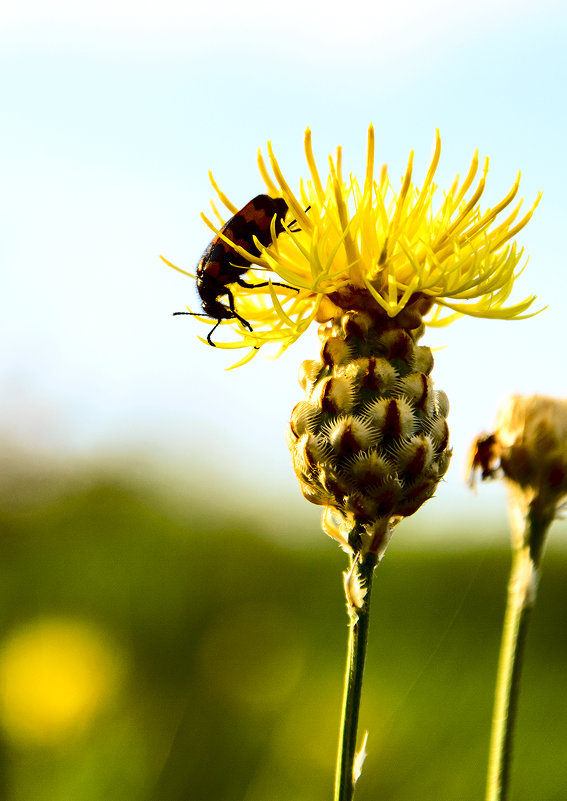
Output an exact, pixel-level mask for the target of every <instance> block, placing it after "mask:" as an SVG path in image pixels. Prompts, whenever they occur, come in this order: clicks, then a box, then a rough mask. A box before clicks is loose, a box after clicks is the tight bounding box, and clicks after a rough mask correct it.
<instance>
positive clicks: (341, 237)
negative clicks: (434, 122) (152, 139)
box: [172, 126, 539, 361]
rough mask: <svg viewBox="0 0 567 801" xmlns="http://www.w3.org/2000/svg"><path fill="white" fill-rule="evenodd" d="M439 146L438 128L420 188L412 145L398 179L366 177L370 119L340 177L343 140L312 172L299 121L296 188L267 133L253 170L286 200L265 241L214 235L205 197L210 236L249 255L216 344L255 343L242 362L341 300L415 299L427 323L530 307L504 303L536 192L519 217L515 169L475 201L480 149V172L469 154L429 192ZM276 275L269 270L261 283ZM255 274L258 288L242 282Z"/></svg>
mask: <svg viewBox="0 0 567 801" xmlns="http://www.w3.org/2000/svg"><path fill="white" fill-rule="evenodd" d="M440 152H441V141H440V138H439V133H437V136H436V140H435V148H434V153H433V157H432V160H431V163H430V165H429V168H428V170H427V174H426V177H425V180H424V182H423V185H422V186H421V188H418V187H416V186H415V185H414V184H413V183H412V172H413V152H412V153H411V154H410V157H409V161H408V166H407V169H406V173H405V175H404V176H403V178H402V181H401V186H400V187H399V188H398V189H395V188H394V187H393V186H392V184H391V183H390V180H389V177H388V172H387V169H386V166H385V165H384V166H383V167H382V168H381V170H380V171H379V173H378V175H375V172H374V129H373V127H372V126H370V128H369V130H368V144H367V157H366V173H365V176H364V180H363V181H362V182H359V181H358V180H357V178H356V177H354V176H352V175H350V176H349V177H348V178H345V177H343V174H342V154H341V149H340V148H339V149H338V150H337V154H336V157H335V159H332V158H331V157H329V173H328V175H327V177H326V178H324V179H321V177H320V172H319V170H318V168H317V165H316V163H315V159H314V156H313V151H312V147H311V132H310V131H309V129H307V131H306V133H305V155H306V158H307V164H308V167H309V172H310V177H309V178H308V179H307V180H306V181H302V182H301V184H300V191H299V193H298V194H294V192H292V190H291V188H290V187H289V185H288V184H287V182H286V180H285V178H284V176H283V174H282V172H281V169H280V167H279V164H278V162H277V160H276V157H275V155H274V153H273V150H272V147H271V144H270V143H268V156H269V162H270V166H271V170H272V173H273V174H272V175H271V174H270V173H269V171H268V168H267V165H266V163H265V161H264V159H263V157H262V155H261V154H259V156H258V163H259V167H260V172H261V174H262V177H263V179H264V181H265V183H266V187H267V190H268V193H269V195H271V196H272V197H274V198H277V197H283V199H284V200H285V203H286V205H287V207H288V209H289V213H288V221H287V223H285V224H283V225H282V224H281V222H280V220H279V219H276V215H275V216H274V220H273V221H272V236H271V240H270V241H268V244H263V243H262V242H260V241H259V240H258V239H254V246H255V247H254V248H249V249H248V250H247V249H246V248H244V247H239V246H234V244H233V243H232V242H231V241H230V239H228V238H227V237H226V235H224V234H223V232H222V230H221V228H222V226H223V224H224V223H225V222H226V220H225V217H224V216H223V215H222V214H220V213H219V212H218V211H217V209H216V208H215V207H214V205H213V210H214V212H215V215H216V216H217V219H218V224H217V225H215V224H214V223H213V222H211V221H210V220H208V219H207V218H206V217H205V216H204V215H203V219H204V220H205V222H206V223H207V225H208V226H209V227H210V228H211V230H212V231H213V232H214V233H215V235H216V236H217V237H220V240H221V241H223V242H226V243H227V244H230V246H231V247H232V248H233V250H234V251H236V253H237V254H238V257H239V259H240V260H241V259H244V260H246V262H247V263H249V264H250V272H249V273H247V281H246V283H247V284H248V285H247V286H240V285H238V284H232V285H231V291H232V294H233V296H234V299H235V303H236V309H237V310H238V315H237V317H234V316H233V317H231V318H229V319H226V320H222V321H221V323H222V324H229V325H231V326H232V327H233V330H234V331H235V333H236V335H237V337H236V339H235V340H234V341H232V342H230V343H224V344H222V343H216V344H218V345H219V346H220V347H229V348H234V347H252V348H253V350H252V351H251V352H250V353H249V355H248V356H247V357H245V359H244V360H243V361H247V360H248V359H249V358H252V356H253V355H255V353H257V349H258V348H259V347H260V346H261V345H264V344H266V343H268V342H276V343H278V344H279V345H280V346H281V348H286V347H288V346H289V345H290V344H291V343H292V342H294V341H295V340H296V339H297V338H298V337H299V336H300V335H301V334H302V333H303V332H304V331H305V330H306V329H307V328H308V326H309V325H310V324H311V322H313V321H314V320H315V321H317V322H320V323H321V322H326V321H328V320H330V319H333V318H334V317H336V315H337V313H338V310H352V309H357V310H365V309H368V308H370V309H375V308H377V309H380V310H382V311H383V312H384V313H385V314H386V315H387V316H388V317H390V318H393V317H395V316H396V315H399V314H400V312H402V310H404V309H405V308H407V306H408V304H411V303H412V302H414V301H415V299H416V297H422V298H423V301H424V310H426V311H427V312H428V317H427V319H426V322H427V324H428V325H435V326H439V325H446V324H447V323H449V322H451V321H452V320H454V319H455V318H457V317H459V316H460V315H463V314H467V315H471V316H475V317H488V318H501V319H521V318H523V317H525V316H529V315H526V311H527V310H528V309H529V308H530V306H531V305H532V303H533V301H534V297H533V296H530V297H527V298H526V299H524V300H523V301H521V302H519V303H515V304H511V305H506V301H507V299H508V297H509V295H510V292H511V290H512V287H513V284H514V280H515V278H516V277H517V274H518V272H517V268H518V265H519V263H520V261H521V259H522V255H523V249H518V247H517V245H516V243H515V242H514V241H513V239H514V237H515V236H516V234H517V233H518V232H519V231H520V230H521V229H522V228H523V227H524V226H525V225H526V224H527V222H528V220H529V219H530V217H531V216H532V214H533V211H534V209H535V207H536V206H537V204H538V202H539V195H538V197H537V198H536V200H535V203H534V204H533V205H532V207H531V208H530V209H529V210H528V211H527V213H525V214H524V215H523V216H521V215H520V210H521V206H522V200H518V201H516V196H517V194H518V189H519V180H520V176H519V175H518V177H517V179H516V181H515V182H514V184H513V186H512V188H511V189H510V191H509V192H508V194H507V195H506V196H505V197H504V198H503V199H502V200H501V201H500V202H499V203H497V204H496V205H495V206H494V207H493V208H489V209H487V210H485V211H481V209H480V207H479V203H480V200H481V197H482V195H483V192H484V189H485V183H486V176H487V172H488V159H485V160H484V164H483V166H482V168H481V169H480V177H478V173H479V168H480V163H479V158H478V152H477V153H475V154H474V157H473V159H472V163H471V165H470V168H469V170H468V173H467V175H466V176H465V178H464V180H463V181H462V182H461V181H460V179H459V176H457V177H456V178H455V180H454V182H453V184H452V185H451V186H450V187H449V189H448V190H447V191H445V192H444V193H443V195H442V197H441V198H439V200H438V199H437V194H436V190H437V185H436V184H435V183H434V181H433V179H434V175H435V171H436V169H437V165H438V163H439V157H440ZM211 181H212V184H213V187H214V189H215V191H216V192H217V194H218V196H219V199H220V200H221V202H222V203H223V204H224V205H225V206H226V208H227V209H228V211H229V212H230V214H231V215H234V214H235V213H237V212H238V207H237V206H235V205H234V204H233V203H231V202H230V201H229V200H228V198H227V197H226V196H225V195H224V194H223V193H222V191H221V190H220V189H219V187H218V186H217V184H216V183H215V182H214V180H213V179H212V176H211ZM292 218H293V222H292ZM282 229H283V230H282ZM278 234H279V235H278ZM251 249H255V250H256V252H255V253H251V252H250V250H251ZM239 263H240V261H239ZM172 266H173V265H172ZM182 272H183V271H182ZM274 274H275V275H277V276H278V278H277V279H275V280H274V282H273V283H272V282H270V281H267V282H266V279H267V278H268V279H269V278H270V276H271V275H274ZM281 281H283V282H284V283H285V284H286V285H288V286H289V287H292V288H294V289H295V290H297V291H296V292H290V291H289V290H288V291H286V290H284V291H283V292H282V290H281V289H278V288H277V287H278V283H279V284H280V285H281ZM259 283H263V284H264V286H262V287H258V288H255V287H254V286H250V285H254V284H259ZM266 284H267V285H266ZM243 321H245V322H248V323H249V326H250V329H252V330H249V328H248V327H247V326H246V325H244V324H243ZM209 322H210V321H209V320H207V323H209Z"/></svg>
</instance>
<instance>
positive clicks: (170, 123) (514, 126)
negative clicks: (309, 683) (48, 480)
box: [0, 0, 567, 516]
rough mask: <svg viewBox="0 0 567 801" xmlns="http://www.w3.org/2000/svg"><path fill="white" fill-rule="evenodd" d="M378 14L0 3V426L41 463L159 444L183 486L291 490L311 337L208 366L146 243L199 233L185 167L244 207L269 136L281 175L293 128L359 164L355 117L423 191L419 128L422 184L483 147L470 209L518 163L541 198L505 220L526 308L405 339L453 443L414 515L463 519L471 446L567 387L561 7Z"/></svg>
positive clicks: (191, 242)
mask: <svg viewBox="0 0 567 801" xmlns="http://www.w3.org/2000/svg"><path fill="white" fill-rule="evenodd" d="M391 5H392V4H390V3H388V4H381V3H374V4H368V5H367V4H365V3H362V2H360V0H354V2H349V3H348V4H342V5H338V4H337V5H333V4H328V3H322V2H315V3H310V2H309V0H307V2H303V3H300V2H298V1H297V0H294V1H293V2H286V3H284V4H278V5H276V4H266V3H260V2H243V3H235V2H233V3H228V2H220V3H210V4H209V5H207V6H206V7H204V8H201V9H200V10H199V11H194V10H192V9H191V8H190V7H189V6H186V7H181V6H178V5H177V4H176V3H172V2H169V0H166V2H160V3H159V4H158V3H146V4H143V3H142V4H140V3H137V4H133V3H128V2H123V0H117V2H112V3H111V2H110V0H102V1H101V2H97V3H94V2H92V3H91V2H86V3H81V4H77V3H74V2H70V0H69V2H61V1H59V2H58V1H57V0H56V1H55V2H52V3H43V2H39V0H36V2H25V0H24V2H15V0H8V2H6V1H5V2H4V3H3V6H2V10H1V11H0V65H1V67H0V99H1V102H0V137H1V139H2V147H1V149H0V160H1V165H0V168H1V177H0V208H1V215H2V221H3V225H2V228H3V233H2V236H1V237H0V264H1V266H2V285H3V290H2V294H1V302H2V322H1V325H2V327H3V331H2V337H1V341H0V343H1V344H0V349H1V351H2V358H1V360H0V402H1V404H2V407H3V409H4V414H3V415H2V417H3V420H4V422H3V423H2V424H0V425H1V428H0V431H2V433H3V434H4V436H5V438H9V439H12V440H17V441H18V442H21V443H24V444H25V445H26V447H28V448H29V449H31V450H33V451H34V452H36V453H40V452H41V453H49V454H54V455H55V456H58V457H59V456H61V455H66V454H69V453H76V454H80V455H81V456H84V455H85V454H91V453H97V454H101V453H102V454H107V455H109V454H120V453H128V454H132V455H137V458H138V459H142V460H146V461H147V462H152V461H153V460H155V461H156V462H159V461H160V460H162V459H163V458H164V457H165V458H166V460H167V461H168V462H169V463H170V464H175V465H176V466H177V467H178V468H179V473H178V477H179V479H180V481H181V482H182V481H183V477H184V474H185V470H186V471H187V475H188V476H190V475H191V476H192V474H193V473H194V471H195V469H197V470H198V471H199V473H200V475H201V480H202V476H203V475H207V476H208V475H214V476H215V477H216V481H217V482H219V481H220V483H221V484H222V485H223V486H230V484H231V482H232V481H233V479H234V480H235V481H236V482H237V483H238V484H239V485H242V486H246V487H247V488H248V489H251V490H252V495H253V496H254V497H268V496H269V497H272V496H278V497H284V496H285V498H286V504H291V505H292V506H293V505H297V507H298V508H299V507H300V506H301V505H302V504H303V505H305V503H304V502H303V501H302V499H301V498H300V496H299V493H298V490H297V487H296V486H295V480H294V477H293V475H292V473H291V468H290V466H289V463H288V454H287V449H286V446H285V442H284V438H283V437H284V431H285V425H286V422H287V420H288V419H289V413H290V410H291V408H292V407H293V405H294V404H295V403H296V402H297V400H299V399H300V398H301V393H300V389H299V387H298V385H297V383H296V375H297V369H298V366H299V364H300V363H301V361H302V360H303V359H305V358H313V357H314V355H315V353H316V351H317V342H316V335H315V332H313V335H312V336H306V337H305V338H304V341H300V342H299V343H298V344H297V345H296V346H295V347H293V348H291V349H290V350H289V351H288V352H287V353H286V354H285V355H284V356H283V357H282V358H280V359H279V360H278V361H275V362H274V361H269V360H265V359H263V358H262V357H260V358H258V359H256V360H255V361H254V362H253V363H252V364H250V365H249V366H247V367H244V368H242V369H241V370H237V371H232V372H228V373H227V372H225V371H224V368H225V367H226V366H228V364H230V356H228V357H227V355H226V354H224V353H222V352H220V351H213V350H212V349H209V348H207V347H206V346H204V345H203V344H201V343H200V342H199V340H198V339H197V334H200V335H203V333H206V332H205V331H204V329H203V327H202V326H201V325H200V324H199V323H198V322H197V321H195V320H192V319H191V318H172V317H171V313H172V312H173V311H178V310H182V309H183V308H184V307H185V305H186V304H190V305H193V306H194V305H195V304H196V293H195V288H194V286H193V283H192V282H191V281H190V279H188V278H184V277H183V276H181V275H179V274H177V273H175V272H174V271H172V270H168V269H167V268H166V267H165V266H164V265H163V263H162V262H160V260H159V254H160V253H163V254H164V255H165V256H166V257H167V258H169V259H170V260H172V261H173V262H175V263H176V264H179V265H181V266H184V267H185V268H187V269H189V270H192V269H193V268H194V266H195V263H196V262H197V260H198V258H199V256H200V254H201V252H202V250H203V249H204V247H205V246H206V245H207V243H208V241H209V239H210V236H209V233H208V231H207V229H206V228H205V226H204V224H203V223H202V222H201V220H200V217H199V214H200V212H201V211H202V210H205V211H206V210H207V207H208V201H209V198H210V197H211V196H212V192H211V189H210V185H209V183H208V178H207V171H208V170H209V169H212V170H213V171H214V174H215V177H216V179H217V181H218V182H219V184H220V185H221V187H222V188H223V190H224V191H225V192H226V193H227V194H228V195H229V197H230V198H231V199H232V200H233V202H234V203H235V204H237V205H244V204H245V203H246V202H247V201H248V200H249V199H250V198H251V197H252V196H254V195H255V194H257V193H258V192H259V191H262V188H263V187H262V182H261V180H260V177H259V174H258V172H257V168H256V161H255V159H256V150H257V148H258V147H265V142H266V140H267V139H271V141H272V142H273V145H274V148H275V151H276V153H277V155H278V159H279V161H280V164H281V166H282V168H283V169H284V172H285V175H286V177H287V178H288V180H289V182H290V183H291V185H292V186H294V185H297V182H298V180H299V178H300V176H301V175H304V174H305V165H304V159H303V150H302V139H303V131H304V129H305V127H306V126H308V125H309V126H310V127H311V129H312V132H313V142H314V148H315V152H316V155H317V157H318V159H319V160H320V161H322V162H323V164H324V163H325V160H326V156H327V154H328V153H329V152H333V151H334V148H335V147H336V145H337V144H342V145H343V148H344V162H345V168H346V171H352V172H355V173H356V172H358V173H360V171H361V170H362V167H363V163H364V153H365V139H366V129H367V126H368V123H369V122H373V123H374V126H375V129H376V150H377V160H378V161H385V162H387V163H388V165H389V170H390V174H391V177H392V179H393V180H395V179H397V177H398V176H401V174H402V172H403V170H404V168H405V164H406V161H407V157H408V154H409V151H410V150H411V149H415V162H414V164H415V169H414V176H415V179H416V181H417V182H419V181H420V180H421V178H423V176H424V175H425V171H426V168H427V165H428V161H429V158H430V155H431V152H432V146H433V141H434V134H435V128H436V127H439V128H440V130H441V137H442V156H441V164H440V167H439V169H438V173H437V183H438V184H439V186H440V190H439V191H442V189H443V188H446V187H448V186H449V185H450V183H451V181H452V179H453V177H454V175H455V174H456V173H461V175H462V174H463V173H464V172H466V170H467V169H468V166H469V164H470V159H471V157H472V154H473V152H474V149H475V148H476V147H478V148H479V150H480V154H481V156H484V155H488V156H490V165H491V166H490V171H489V176H488V184H487V190H486V199H485V205H491V204H492V203H493V202H495V201H496V200H497V199H500V198H501V197H502V196H503V195H504V194H505V193H506V192H507V191H508V189H509V188H510V187H511V185H512V183H513V181H514V179H515V176H516V173H517V171H518V170H519V169H521V170H522V183H521V189H520V192H521V195H522V196H523V197H524V198H525V202H526V205H528V206H529V205H530V204H531V202H532V201H533V199H534V198H535V196H536V194H537V192H538V191H539V190H542V191H543V200H542V203H541V204H540V207H539V208H538V210H537V212H536V214H535V216H534V218H533V220H532V221H531V222H530V224H529V226H528V227H527V228H526V229H525V230H524V231H523V232H522V233H521V234H520V236H519V242H520V244H522V245H525V247H526V252H527V253H529V254H530V262H529V264H528V266H527V268H526V270H525V273H524V274H523V275H522V277H521V278H520V279H519V282H518V289H517V293H516V295H515V297H516V298H517V299H520V298H523V297H525V296H526V295H528V294H532V293H536V294H537V295H538V303H539V305H540V306H545V305H549V308H548V310H547V311H545V312H544V313H543V314H542V315H540V316H539V317H537V318H535V319H532V320H528V321H525V322H515V323H503V322H488V321H482V320H468V319H467V320H465V319H463V320H461V321H459V322H457V323H456V324H454V325H453V326H452V327H451V328H449V329H441V330H438V331H432V332H431V334H430V335H429V336H428V337H427V340H425V339H424V340H423V341H424V344H430V345H432V346H434V347H439V348H442V349H441V350H439V351H438V352H437V353H436V369H435V373H434V378H435V382H436V386H437V387H438V388H442V389H444V390H445V391H446V392H447V393H448V395H449V397H450V399H451V407H452V411H451V416H450V423H451V428H452V439H453V443H454V447H455V454H454V462H453V465H452V468H451V473H450V475H449V478H448V481H447V484H446V485H445V486H443V487H442V488H441V490H440V492H439V498H438V499H437V500H436V501H434V502H433V503H434V504H438V506H436V507H435V510H433V511H432V512H429V511H428V514H430V515H433V516H435V515H438V514H439V513H440V511H441V510H443V509H445V508H448V506H449V505H454V504H455V503H458V504H460V505H461V507H463V506H466V508H469V506H470V508H471V510H473V511H472V513H473V514H476V513H477V511H478V509H479V501H478V500H477V501H474V499H469V498H468V496H466V494H465V490H464V489H462V485H461V481H462V475H463V469H464V467H463V465H464V460H465V452H466V448H467V446H468V443H469V442H470V440H471V439H472V437H473V436H475V435H476V434H477V433H478V432H479V431H481V430H482V429H485V428H487V427H489V426H490V425H491V423H492V422H493V419H494V416H495V412H496V408H497V405H498V404H499V403H500V402H501V401H502V400H503V399H504V398H505V397H506V396H507V395H508V394H510V392H513V391H520V392H526V393H532V392H541V393H546V394H553V395H561V396H565V395H566V394H567V393H566V380H565V359H564V356H563V355H562V347H561V346H562V336H561V333H560V332H561V330H563V325H562V324H563V320H564V305H565V303H566V302H567V281H566V278H565V270H566V267H565V264H564V261H565V257H564V255H563V247H562V245H563V243H562V241H561V240H562V233H563V231H564V228H565V222H564V221H565V219H567V208H566V200H565V192H564V183H565V150H564V148H565V122H566V112H565V85H566V83H567V74H566V73H567V70H566V64H565V56H564V41H565V37H566V35H567V24H566V13H565V11H564V10H563V9H562V4H561V3H559V2H551V1H550V0H548V1H544V2H540V3H538V4H533V3H518V2H509V1H508V0H499V1H498V0H497V2H492V3H490V2H488V0H480V1H479V2H478V3H476V4H475V5H474V6H473V5H467V4H462V5H458V4H456V3H450V2H447V1H446V0H437V2H433V3H429V4H427V5H424V4H422V3H418V2H413V1H412V2H401V3H398V4H397V5H396V7H395V8H392V7H391ZM560 246H561V247H560ZM444 346H446V347H444ZM219 477H220V478H219ZM191 480H192V481H193V480H196V479H194V478H192V479H191ZM483 494H484V491H483ZM489 495H490V492H488V494H487V495H486V497H488V496H489ZM432 505H433V504H430V506H432ZM316 514H317V513H316V512H315V515H316Z"/></svg>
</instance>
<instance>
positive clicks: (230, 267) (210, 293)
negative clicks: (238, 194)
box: [175, 195, 298, 347]
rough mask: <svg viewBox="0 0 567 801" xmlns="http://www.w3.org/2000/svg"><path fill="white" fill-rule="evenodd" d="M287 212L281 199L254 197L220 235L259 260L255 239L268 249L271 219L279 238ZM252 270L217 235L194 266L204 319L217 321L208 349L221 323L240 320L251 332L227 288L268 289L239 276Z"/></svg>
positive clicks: (246, 261) (287, 287)
mask: <svg viewBox="0 0 567 801" xmlns="http://www.w3.org/2000/svg"><path fill="white" fill-rule="evenodd" d="M287 211H288V206H287V203H286V202H285V200H284V199H283V198H281V197H276V198H272V197H270V196H269V195H257V196H256V197H255V198H253V199H252V200H251V201H250V202H249V203H247V204H246V205H245V206H244V207H243V208H242V209H240V211H238V212H237V213H236V214H235V215H234V217H231V218H230V220H228V221H227V222H226V223H225V224H224V225H223V227H222V228H221V233H222V234H223V236H225V237H226V238H227V239H230V241H231V242H234V244H235V245H238V246H239V247H242V248H244V249H245V250H247V251H248V252H249V253H252V254H253V255H255V256H256V255H258V256H259V255H260V251H259V249H258V248H257V246H256V245H255V243H254V237H256V238H257V239H258V241H259V242H261V244H262V245H264V246H267V245H269V244H270V242H271V241H272V234H271V230H270V226H271V222H272V220H273V218H274V215H275V216H276V220H275V234H276V236H279V235H280V234H281V233H282V232H283V230H284V225H283V219H284V217H285V215H286V214H287ZM294 222H295V220H294ZM292 225H293V223H292ZM251 266H252V265H251V264H250V262H249V261H248V260H247V259H246V258H245V257H244V256H242V255H241V254H240V253H238V251H236V250H234V248H233V247H231V245H229V244H228V242H225V241H224V239H221V237H220V236H218V235H217V236H215V238H214V239H213V241H212V242H211V244H210V245H209V246H208V247H207V249H206V250H205V252H204V253H203V255H202V256H201V259H200V261H199V264H198V265H197V291H198V292H199V296H200V298H201V305H202V307H203V312H204V313H205V314H206V315H207V317H212V318H213V320H216V323H215V325H214V326H213V328H212V329H211V330H210V331H209V333H208V335H207V342H208V343H209V345H212V346H213V347H215V343H214V342H213V341H212V339H211V336H212V334H213V333H214V331H215V330H216V328H217V326H218V325H219V324H220V323H221V322H222V320H232V319H236V320H240V322H241V323H242V325H244V326H246V328H248V330H249V331H252V326H251V325H250V323H249V322H248V321H247V320H245V319H244V317H241V315H240V314H238V312H237V311H236V308H235V306H234V296H233V294H232V292H231V290H230V288H229V284H239V285H240V286H243V287H246V288H250V289H254V288H256V287H264V286H269V284H270V282H269V281H264V282H263V283H261V284H251V283H249V282H248V281H244V279H243V278H242V276H243V275H244V273H245V272H247V271H248V270H249V269H250V267H251ZM271 283H272V286H283V287H286V289H294V290H295V291H298V290H296V289H295V287H289V286H288V285H287V284H278V283H276V282H274V281H272V282H271ZM225 297H226V302H223V301H222V300H221V298H225ZM226 304H228V305H226ZM175 314H198V312H175Z"/></svg>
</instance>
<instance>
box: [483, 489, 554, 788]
mask: <svg viewBox="0 0 567 801" xmlns="http://www.w3.org/2000/svg"><path fill="white" fill-rule="evenodd" d="M551 520H552V518H551V517H550V516H549V515H547V514H542V513H541V510H539V509H538V508H537V507H535V506H534V505H532V506H531V507H530V510H529V513H528V515H527V516H526V530H525V534H524V537H523V543H522V544H520V545H518V546H517V547H516V548H515V549H514V552H513V557H512V568H511V571H510V580H509V583H508V599H507V604H506V612H505V615H504V626H503V630H502V643H501V646H500V656H499V660H498V672H497V676H496V690H495V696H494V710H493V715H492V733H491V738H490V752H489V759H488V778H487V786H486V801H507V799H508V793H509V787H510V769H511V764H512V754H513V736H514V727H515V723H516V715H517V711H518V699H519V694H520V678H521V672H522V664H523V655H524V650H525V645H526V638H527V632H528V625H529V621H530V617H531V614H530V613H531V610H532V609H533V606H534V604H535V600H536V593H537V582H538V572H539V565H540V562H541V557H542V554H543V546H544V543H545V538H546V534H547V531H548V529H549V526H550V524H551Z"/></svg>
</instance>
